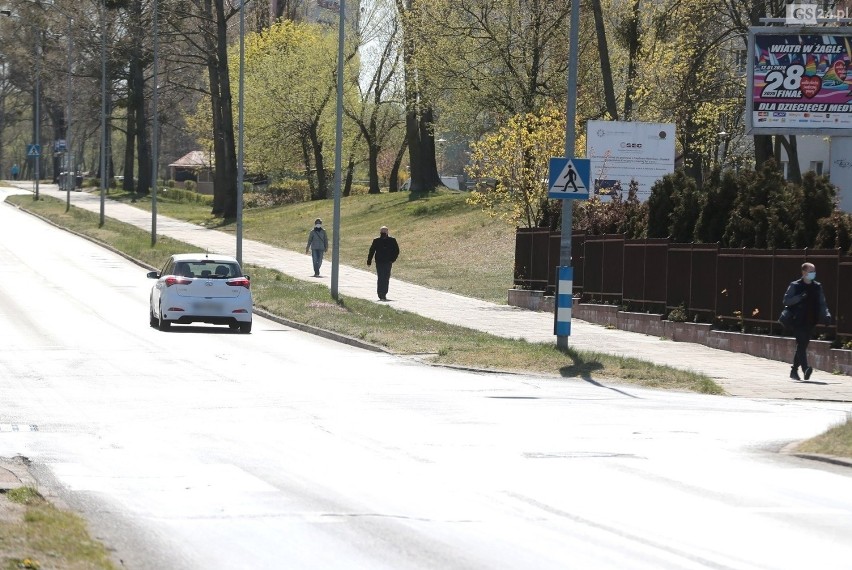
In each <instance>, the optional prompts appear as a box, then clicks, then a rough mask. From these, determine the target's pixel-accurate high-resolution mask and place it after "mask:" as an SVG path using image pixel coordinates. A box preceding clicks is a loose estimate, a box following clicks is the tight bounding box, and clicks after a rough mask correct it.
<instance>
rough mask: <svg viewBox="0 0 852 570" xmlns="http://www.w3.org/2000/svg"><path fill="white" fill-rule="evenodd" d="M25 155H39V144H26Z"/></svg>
mask: <svg viewBox="0 0 852 570" xmlns="http://www.w3.org/2000/svg"><path fill="white" fill-rule="evenodd" d="M27 156H41V145H40V144H28V145H27Z"/></svg>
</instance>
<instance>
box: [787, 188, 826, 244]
mask: <svg viewBox="0 0 852 570" xmlns="http://www.w3.org/2000/svg"><path fill="white" fill-rule="evenodd" d="M836 196H837V189H836V188H835V187H834V185H833V184H831V182H829V181H828V178H827V177H825V176H817V174H816V173H815V172H813V171H810V172H806V173H805V175H804V176H803V177H802V184H801V193H799V194H798V195H797V197H799V198H800V199H799V200H797V202H798V203H795V204H792V211H791V214H792V216H791V218H792V219H790V220H789V221H790V222H791V225H792V227H793V228H794V229H793V242H794V243H795V245H796V247H813V246H814V244H815V243H816V241H817V235H818V234H819V231H820V222H821V221H822V220H823V219H825V218H830V217H831V215H832V213H833V212H834V210H835V198H836Z"/></svg>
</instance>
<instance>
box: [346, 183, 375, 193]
mask: <svg viewBox="0 0 852 570" xmlns="http://www.w3.org/2000/svg"><path fill="white" fill-rule="evenodd" d="M369 193H370V187H369V186H364V185H363V184H353V185H352V186H350V187H349V195H350V196H366V195H367V194H369Z"/></svg>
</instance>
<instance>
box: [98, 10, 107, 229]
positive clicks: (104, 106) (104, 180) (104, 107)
mask: <svg viewBox="0 0 852 570" xmlns="http://www.w3.org/2000/svg"><path fill="white" fill-rule="evenodd" d="M100 11H101V211H100V219H99V221H98V223H99V225H100V226H101V227H103V225H104V204H105V202H106V189H107V159H106V154H107V120H106V116H107V87H106V85H107V71H106V0H101V5H100Z"/></svg>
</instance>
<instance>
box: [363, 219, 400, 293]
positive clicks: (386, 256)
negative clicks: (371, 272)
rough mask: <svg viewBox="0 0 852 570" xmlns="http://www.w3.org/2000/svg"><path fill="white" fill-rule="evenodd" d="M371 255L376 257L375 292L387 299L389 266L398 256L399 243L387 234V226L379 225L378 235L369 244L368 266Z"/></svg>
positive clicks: (371, 260) (371, 258)
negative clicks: (376, 284)
mask: <svg viewBox="0 0 852 570" xmlns="http://www.w3.org/2000/svg"><path fill="white" fill-rule="evenodd" d="M373 256H375V257H376V275H378V286H377V287H376V292H377V293H378V294H379V299H380V300H382V301H387V300H388V299H387V294H388V287H389V284H390V276H391V267H392V266H393V262H394V261H396V258H397V257H399V244H397V243H396V239H394V238H392V237H390V236H389V235H388V227H387V226H382V227H381V229H380V230H379V237H377V238H375V239H374V240H373V244H372V245H371V246H370V253H369V254H368V255H367V265H368V266H369V265H370V264H371V263H372V262H373Z"/></svg>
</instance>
